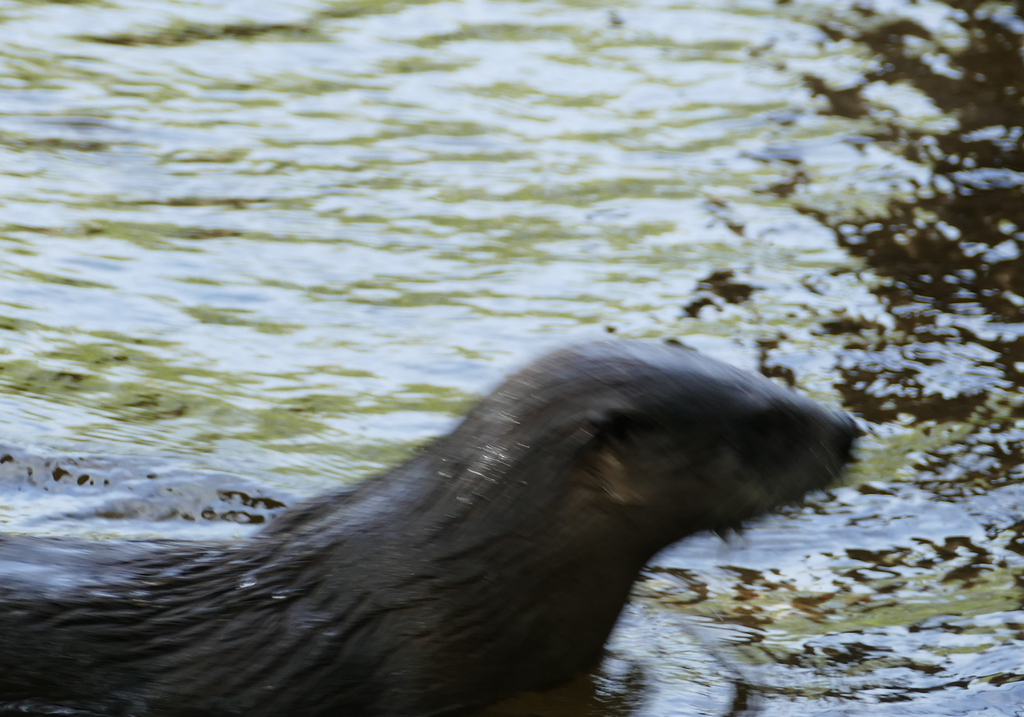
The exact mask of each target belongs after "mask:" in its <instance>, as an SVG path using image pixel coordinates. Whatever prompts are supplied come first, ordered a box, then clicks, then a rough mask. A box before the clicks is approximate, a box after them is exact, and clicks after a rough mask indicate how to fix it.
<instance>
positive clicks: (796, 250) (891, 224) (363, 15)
mask: <svg viewBox="0 0 1024 717" xmlns="http://www.w3.org/2000/svg"><path fill="white" fill-rule="evenodd" d="M1021 14H1022V13H1021V8H1020V7H1019V6H1015V5H1014V4H1013V3H999V2H986V3H976V2H961V1H959V0H947V1H946V2H939V1H937V0H936V1H928V2H926V1H923V0H918V1H916V2H912V1H910V0H907V1H905V2H904V1H900V0H891V1H887V2H882V0H878V1H877V2H853V3H851V2H839V3H834V2H829V3H826V2H817V3H816V2H811V1H809V0H789V1H782V2H769V1H754V0H750V1H747V2H724V1H723V2H714V1H712V0H706V1H704V2H686V3H684V2H671V1H669V0H662V1H652V2H639V1H638V2H635V3H617V4H608V3H579V2H573V1H572V0H562V1H561V2H556V1H554V0H551V1H549V2H539V1H538V2H530V1H526V0H523V1H520V2H485V1H476V0H464V1H463V2H394V3H388V2H356V1H350V2H296V3H288V4H287V5H285V4H282V3H265V2H250V3H246V4H234V5H223V4H217V3H203V2H170V1H169V0H159V1H158V0H153V1H152V2H145V3H129V2H119V1H103V2H100V1H98V0H97V1H90V0H82V1H79V2H54V3H46V2H28V1H27V0H26V1H23V2H15V1H8V2H5V3H0V252H2V261H0V271H2V280H0V407H2V409H3V410H2V412H0V436H3V437H4V438H5V439H6V440H7V441H9V442H10V445H6V444H5V446H4V448H3V455H10V456H11V458H12V460H9V461H6V462H3V463H0V485H2V486H4V487H3V488H2V489H0V521H2V522H3V523H5V524H6V525H5V527H6V529H8V530H13V531H21V532H38V533H48V534H70V533H74V534H83V535H90V536H95V537H109V536H114V537H119V536H120V537H123V536H151V535H164V536H167V535H173V536H175V537H189V536H195V537H209V536H232V535H234V536H241V535H245V534H246V533H247V532H249V531H251V530H252V529H253V526H257V525H259V524H261V523H265V522H266V521H267V520H271V519H272V518H273V516H274V515H275V514H276V513H277V512H279V511H280V510H282V509H283V508H284V507H285V506H286V505H287V504H289V503H290V502H293V501H294V500H295V499H296V498H297V497H299V496H302V495H308V494H310V493H313V492H316V491H318V490H322V489H324V488H325V487H328V486H332V485H336V484H338V483H339V482H354V481H357V480H359V479H360V478H362V477H365V476H366V475H368V474H370V473H372V472H374V471H376V470H380V469H381V468H383V467H385V466H388V465H392V464H393V463H395V462H397V461H399V460H401V458H402V457H403V456H405V455H407V454H408V451H409V450H411V447H412V446H414V445H415V444H416V443H418V442H420V441H422V440H424V439H426V438H428V437H430V436H433V435H436V434H437V433H439V432H442V431H444V430H445V429H446V428H447V427H448V426H449V425H451V422H452V420H453V419H454V418H455V417H457V416H458V415H459V413H460V412H461V411H462V410H464V408H465V407H466V406H467V405H468V404H469V403H470V402H471V401H472V399H473V397H474V396H476V395H478V394H479V393H481V392H482V391H484V390H486V388H487V387H488V386H489V385H491V384H492V383H493V382H495V381H496V380H497V379H498V378H499V377H500V376H501V375H503V374H504V373H506V372H507V371H508V370H510V369H511V368H513V367H514V366H516V365H518V364H519V363H521V362H522V361H523V360H524V359H525V358H527V357H529V356H531V355H533V354H535V353H536V352H537V351H539V350H541V349H542V348H545V347H548V346H552V345H557V344H560V343H564V342H565V341H567V340H570V339H579V338H586V337H595V336H599V335H606V333H607V331H609V330H613V331H615V332H616V333H618V334H621V335H626V336H631V337H647V338H665V337H674V338H678V339H679V340H681V341H683V342H685V343H687V344H690V345H692V346H695V347H698V348H700V349H701V350H704V351H706V352H708V353H711V354H712V355H715V356H718V357H721V358H724V359H726V360H729V361H731V362H733V363H736V364H738V365H741V366H744V367H746V368H751V369H760V370H762V371H764V372H765V373H767V374H768V375H771V376H773V377H775V378H777V379H778V380H780V381H785V382H790V383H793V384H794V385H796V386H797V387H799V388H800V389H801V390H804V391H805V392H807V393H809V394H810V395H812V396H814V397H815V398H817V399H819V400H821V401H823V402H827V403H832V404H835V405H839V404H842V405H843V406H845V408H846V409H847V410H850V411H852V412H853V413H855V414H856V415H857V416H858V417H859V418H860V420H861V424H862V427H863V429H864V431H865V434H866V435H865V439H864V440H863V441H862V444H861V448H860V453H859V458H860V462H859V464H858V465H857V467H856V468H855V470H854V471H853V474H852V475H851V477H850V482H849V485H847V486H846V487H843V488H840V489H838V490H835V491H832V492H830V493H829V494H827V495H822V496H817V497H815V498H814V499H812V500H811V501H810V502H809V504H808V505H807V506H806V507H804V508H802V509H794V510H791V511H789V512H787V513H785V514H783V515H780V516H775V517H772V518H769V519H766V520H764V521H762V522H760V523H758V524H756V525H753V526H751V527H750V528H749V529H748V530H747V531H746V532H745V533H744V534H743V535H741V536H736V537H733V538H731V539H730V540H729V542H728V543H724V542H722V541H720V540H719V539H718V538H715V537H712V536H708V537H706V538H699V539H696V540H691V541H687V542H685V543H683V544H681V545H678V546H675V547H674V548H672V549H670V550H668V551H666V552H665V553H663V554H662V555H660V556H659V557H658V558H657V559H656V560H655V561H654V563H653V564H652V565H651V566H650V569H649V570H648V572H647V573H646V574H645V577H644V580H643V581H642V583H641V584H639V585H638V586H637V589H636V593H635V599H634V600H633V602H632V603H631V604H630V606H629V607H628V609H627V611H626V613H625V615H624V617H623V620H622V623H621V625H620V627H619V629H618V630H617V632H616V634H615V636H614V637H613V640H612V642H611V644H610V645H609V651H608V657H607V659H606V661H605V663H604V665H603V666H602V668H601V670H600V671H599V672H598V673H596V674H595V675H593V676H591V677H588V678H585V679H581V680H579V681H577V682H576V683H574V684H572V685H569V686H567V687H566V688H564V689H560V690H556V691H555V692H553V693H548V694H544V695H529V696H524V697H523V698H520V699H517V700H513V701H511V702H509V703H506V704H503V705H498V706H495V707H493V708H491V709H489V710H487V711H486V714H488V715H492V716H496V715H561V716H568V715H595V716H596V715H603V716H611V715H615V716H618V715H648V716H650V717H655V716H663V715H719V714H733V715H740V714H754V713H756V714H760V715H790V714H792V715H811V714H828V715H863V714H865V713H866V712H869V711H870V712H871V713H872V714H875V713H878V714H886V715H1020V714H1024V684H1022V682H1024V632H1022V631H1024V611H1022V599H1024V486H1022V481H1021V476H1022V475H1024V414H1022V408H1021V407H1022V404H1024V394H1022V391H1021V382H1022V379H1024V321H1022V319H1024V313H1022V312H1024V271H1022V268H1024V258H1022V257H1024V250H1022V241H1024V145H1022V137H1024V107H1022V97H1024V61H1022V56H1021V48H1022V40H1024V20H1022V19H1021ZM124 455H132V456H135V457H133V458H120V457H113V456H124ZM0 458H2V456H0ZM28 467H32V468H33V473H32V475H31V476H29V475H28V473H27V468H28Z"/></svg>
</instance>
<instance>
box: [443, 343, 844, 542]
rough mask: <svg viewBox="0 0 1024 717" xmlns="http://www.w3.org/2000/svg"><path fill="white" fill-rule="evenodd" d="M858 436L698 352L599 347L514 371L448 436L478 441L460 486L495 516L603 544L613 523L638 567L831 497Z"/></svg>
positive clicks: (797, 399)
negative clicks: (591, 536) (807, 500)
mask: <svg viewBox="0 0 1024 717" xmlns="http://www.w3.org/2000/svg"><path fill="white" fill-rule="evenodd" d="M855 431H856V429H855V426H854V423H853V421H852V420H851V419H850V418H849V417H848V416H847V415H846V414H843V413H840V412H837V411H833V410H829V409H827V408H823V407H821V406H819V405H817V404H815V403H814V402H812V401H810V400H808V399H806V398H803V397H802V396H800V395H798V394H796V393H795V392H793V391H790V390H787V389H785V388H783V387H781V386H778V385H776V384H775V383H773V382H772V381H769V380H768V379H766V378H764V377H763V376H760V375H756V374H751V373H747V372H744V371H741V370H739V369H736V368H734V367H731V366H728V365H726V364H724V363H721V362H719V361H716V360H714V359H711V358H708V357H706V356H703V355H701V354H700V353H698V352H696V351H693V350H690V349H686V348H683V347H680V346H678V345H671V344H652V343H646V342H638V341H608V342H599V343H593V344H587V345H583V346H578V347H574V348H569V349H563V350H561V351H557V352H555V353H552V354H550V355H548V356H546V357H544V358H542V359H540V360H539V361H537V362H535V363H534V364H532V365H530V366H528V367H527V368H526V369H524V370H522V371H520V372H519V373H517V374H514V375H513V376H511V377H510V378H509V379H508V380H507V381H505V382H504V383H503V384H502V385H501V386H499V388H498V389H497V390H496V391H495V392H494V393H493V394H492V395H491V396H489V397H488V398H486V399H484V401H483V402H481V404H480V405H479V406H478V407H477V408H476V409H474V411H473V412H472V413H471V414H470V415H469V416H468V417H467V420H466V421H465V422H464V423H463V425H462V426H460V428H459V429H458V430H457V431H456V433H455V435H459V434H462V435H463V436H468V435H472V436H473V437H474V438H475V440H478V441H479V442H480V443H478V447H479V451H478V452H477V454H476V456H477V460H475V461H474V463H473V465H466V466H464V468H465V470H463V471H460V472H461V474H462V476H463V478H464V479H465V478H466V477H467V476H468V477H469V478H470V480H469V481H468V482H467V481H465V480H463V481H462V482H461V490H462V491H463V493H464V496H465V497H464V498H463V500H464V502H469V503H472V502H476V499H475V498H474V496H475V497H476V498H480V499H481V500H483V501H484V502H487V503H488V504H489V505H490V506H491V507H492V508H494V507H496V508H497V509H498V510H497V513H498V514H499V515H497V516H495V515H494V514H491V515H490V517H489V518H490V519H491V520H494V519H495V518H498V519H499V522H500V518H501V516H502V515H505V514H509V515H515V516H517V517H522V516H523V514H524V511H528V512H529V513H531V514H533V515H541V516H543V519H544V520H545V521H546V522H547V523H548V525H550V521H551V520H552V519H557V520H560V521H562V520H569V521H572V522H573V523H574V524H575V525H576V528H577V529H578V530H577V532H578V533H585V532H586V531H585V530H583V527H584V524H586V523H588V522H592V523H594V525H595V530H598V531H603V533H604V534H607V532H608V524H609V523H615V524H617V526H618V528H625V529H626V530H627V531H629V534H630V536H631V537H630V540H631V541H633V542H635V543H636V544H637V547H638V548H639V549H640V551H641V552H642V553H644V556H643V559H646V558H647V557H649V555H650V554H651V553H652V552H654V551H656V550H658V549H660V548H662V547H664V546H665V545H667V544H668V543H671V542H673V541H675V540H678V539H680V538H682V537H683V536H685V535H688V534H690V533H694V532H697V531H701V530H709V529H711V530H714V529H722V528H727V527H732V526H736V525H738V524H739V523H740V522H741V521H743V520H746V519H748V518H752V517H754V516H757V515H760V514H762V513H764V512H766V511H769V510H771V509H773V508H776V507H778V506H780V505H784V504H786V503H791V502H794V501H798V500H799V499H800V498H802V497H803V496H804V495H805V494H806V493H807V492H808V491H812V490H815V489H820V488H823V487H826V486H827V485H828V484H830V483H832V482H833V481H834V480H835V479H836V478H837V476H838V475H839V473H840V472H841V470H842V467H843V465H844V464H845V463H846V462H847V460H848V459H849V453H850V448H851V444H852V442H853V438H854V435H855ZM453 437H454V436H453ZM557 513H564V515H561V516H556V514H557ZM517 529H519V530H527V529H528V528H527V526H525V525H524V526H519V527H518V528H517ZM548 530H549V531H550V528H548Z"/></svg>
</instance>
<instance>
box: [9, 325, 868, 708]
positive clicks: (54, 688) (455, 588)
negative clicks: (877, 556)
mask: <svg viewBox="0 0 1024 717" xmlns="http://www.w3.org/2000/svg"><path fill="white" fill-rule="evenodd" d="M853 434H854V428H853V424H852V421H851V420H850V419H849V418H848V417H846V416H845V415H843V414H840V413H837V412H833V411H829V410H827V409H823V408H821V407H819V406H817V405H815V404H814V403H812V402H811V401H808V400H807V399H804V398H801V397H800V396H798V395H796V394H794V393H792V392H790V391H787V390H785V389H783V388H780V387H778V386H776V385H775V384H773V383H771V382H770V381H768V380H766V379H764V378H763V377H760V376H756V375H752V374H748V373H745V372H742V371H739V370H737V369H734V368H731V367H729V366H726V365H724V364H722V363H719V362H717V361H714V360H712V359H709V358H706V357H704V356H701V355H700V354H698V353H696V352H693V351H690V350H687V349H683V348H680V347H676V346H668V345H656V344H647V343H643V342H627V341H616V342H606V343H595V344H589V345H585V346H582V347H576V348H572V349H566V350H562V351H559V352H556V353H553V354H550V355H548V356H546V357H544V358H542V359H541V360H539V361H537V362H536V363H534V364H532V365H531V366H529V367H527V368H526V369H524V370H522V371H521V372H519V373H517V374H514V375H513V376H511V377H510V378H509V379H507V380H506V381H505V382H504V383H503V384H502V385H501V386H499V388H498V389H497V390H496V391H495V392H494V393H493V394H491V395H490V396H488V397H487V398H485V399H484V400H483V401H481V402H480V404H478V405H477V407H476V408H474V409H473V410H472V411H471V412H470V413H469V415H468V416H467V417H466V419H465V420H464V421H463V422H462V423H461V424H460V425H459V426H458V427H457V428H456V429H455V430H454V431H453V432H452V433H451V434H449V435H448V436H445V437H444V438H442V439H440V440H438V441H436V442H435V443H433V444H432V445H430V446H429V447H428V448H426V449H425V450H424V451H423V452H422V453H420V454H419V455H417V456H415V457H414V458H412V459H411V460H410V461H409V462H408V463H406V464H405V465H402V466H400V467H398V468H395V469H394V470H392V471H390V472H387V473H385V474H383V475H380V476H377V477H375V478H372V479H369V480H367V481H365V482H364V483H362V484H360V485H358V486H357V487H355V488H354V489H349V490H345V491H341V492H337V493H335V494H328V495H325V496H320V497H317V498H314V499H312V500H309V501H307V502H306V503H304V504H300V505H298V506H296V507H294V508H293V509H291V510H289V511H287V512H286V513H285V514H284V515H282V517H280V518H279V519H278V520H276V521H275V522H273V523H272V524H271V525H270V526H268V528H267V529H264V530H263V531H262V532H260V533H258V534H256V535H255V536H254V537H252V538H250V539H247V540H243V541H238V542H233V543H188V542H172V541H103V542H99V541H94V542H91V541H84V540H71V539H59V538H53V539H48V538H38V537H26V536H6V537H0V714H5V713H7V712H10V713H12V714H14V713H17V714H22V715H24V714H52V713H54V712H55V711H61V710H62V711H63V712H62V713H64V714H76V713H81V714H102V715H125V716H126V717H127V716H128V715H131V716H133V717H165V716H166V717H172V716H174V717H177V716H181V717H200V716H210V717H213V716H214V715H217V716H224V715H235V714H244V715H246V716H247V717H327V716H328V715H330V716H331V717H384V716H387V717H418V716H423V715H434V714H439V713H443V712H447V711H449V710H452V709H456V708H459V707H465V706H471V705H478V704H483V703H486V702H490V701H493V700H496V699H498V698H501V697H504V696H507V695H509V694H512V693H514V692H518V691H523V690H535V689H541V688H546V687H549V686H553V685H555V684H557V683H559V682H562V681H565V680H567V679H569V678H570V677H572V676H573V675H575V674H577V673H578V672H580V671H582V670H586V669H588V668H589V667H591V666H593V665H594V664H595V662H596V661H597V659H598V658H599V655H600V651H601V647H602V645H603V643H604V641H605V639H606V638H607V636H608V634H609V632H610V631H611V629H612V627H613V625H614V623H615V620H616V617H617V616H618V614H619V611H620V610H621V609H622V606H623V604H624V603H625V601H626V599H627V596H628V594H629V590H630V586H631V585H632V583H633V581H634V580H635V579H636V577H637V575H638V573H639V571H640V569H641V568H642V567H643V565H644V563H646V562H647V560H648V559H650V557H651V556H652V555H653V554H654V553H655V552H657V551H658V550H660V549H661V548H663V547H665V546H666V545H668V544H670V543H673V542H675V541H677V540H679V539H681V538H683V537H685V536H686V535H689V534H692V533H695V532H698V531H703V530H709V529H721V528H725V527H729V526H734V525H737V524H739V523H740V522H741V521H743V520H746V519H748V518H752V517H754V516H757V515H760V514H762V513H764V512H766V511H768V510H771V509H773V508H775V507H777V506H779V505H783V504H786V503H790V502H793V501H796V500H799V499H800V498H801V497H802V496H803V495H804V494H805V493H806V492H808V491H810V490H815V489H818V488H821V487H824V486H826V485H828V484H829V483H831V482H832V481H833V480H834V479H835V478H836V476H837V475H838V474H839V472H840V471H841V469H842V466H843V464H844V463H845V462H846V460H847V458H848V453H849V448H850V444H851V441H852V439H853Z"/></svg>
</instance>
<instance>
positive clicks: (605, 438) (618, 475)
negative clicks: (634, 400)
mask: <svg viewBox="0 0 1024 717" xmlns="http://www.w3.org/2000/svg"><path fill="white" fill-rule="evenodd" d="M587 420H588V422H589V424H590V427H589V428H590V432H591V434H592V435H593V438H592V440H591V441H590V442H589V443H588V444H587V446H586V447H585V448H584V449H583V451H582V452H581V453H580V458H579V463H578V465H577V470H576V474H577V476H578V480H579V482H580V483H581V484H582V485H583V486H584V487H585V488H587V489H588V490H593V491H598V492H600V493H602V494H604V495H605V496H606V497H607V498H608V499H610V500H611V501H612V502H613V503H616V504H618V505H640V504H641V503H642V496H641V495H640V493H639V492H638V491H637V490H636V486H632V485H631V484H630V483H631V481H630V476H629V471H628V470H627V469H626V465H625V463H623V461H622V456H621V455H620V449H621V447H622V444H623V443H624V442H625V441H626V440H627V439H628V438H629V434H630V432H631V431H632V430H633V426H634V422H633V420H632V419H631V418H630V417H629V416H628V415H627V414H625V413H624V412H622V411H617V410H610V411H603V412H600V413H598V412H596V411H595V412H592V413H591V414H590V415H589V416H588V417H587Z"/></svg>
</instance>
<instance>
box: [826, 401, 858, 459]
mask: <svg viewBox="0 0 1024 717" xmlns="http://www.w3.org/2000/svg"><path fill="white" fill-rule="evenodd" d="M832 415H833V418H834V421H833V426H834V431H833V439H832V440H833V444H832V445H833V446H834V447H835V450H836V455H837V456H839V460H841V461H842V462H843V463H849V462H850V458H851V452H852V451H853V444H854V442H855V441H856V439H857V436H858V435H860V429H859V428H858V427H857V423H856V421H854V420H853V416H851V415H850V414H848V413H843V412H842V411H835V412H834V413H833V414H832Z"/></svg>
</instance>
